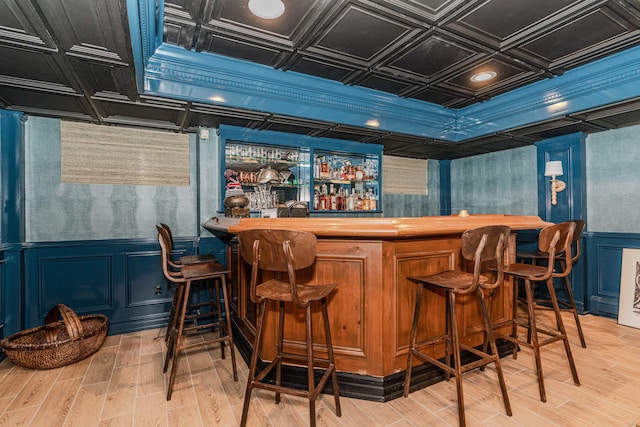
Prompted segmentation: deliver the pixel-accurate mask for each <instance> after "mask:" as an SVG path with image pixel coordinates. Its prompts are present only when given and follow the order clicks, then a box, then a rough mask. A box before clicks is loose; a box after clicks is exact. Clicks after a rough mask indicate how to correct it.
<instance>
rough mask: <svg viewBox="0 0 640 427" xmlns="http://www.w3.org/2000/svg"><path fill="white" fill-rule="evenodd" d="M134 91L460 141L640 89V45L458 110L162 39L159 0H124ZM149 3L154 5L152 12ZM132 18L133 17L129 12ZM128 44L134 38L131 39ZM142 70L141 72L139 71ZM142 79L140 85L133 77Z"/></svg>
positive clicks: (617, 99) (633, 94)
mask: <svg viewBox="0 0 640 427" xmlns="http://www.w3.org/2000/svg"><path fill="white" fill-rule="evenodd" d="M127 6H128V10H129V16H130V20H131V21H132V23H131V27H130V28H131V32H132V39H134V38H136V37H137V36H135V37H134V36H133V34H136V35H137V34H138V33H140V34H141V37H142V41H141V42H140V43H139V44H140V45H141V46H142V52H140V50H141V49H140V48H137V47H136V46H134V55H136V54H137V55H138V56H139V55H140V54H142V55H143V56H144V61H142V62H144V64H145V65H146V67H145V68H144V69H143V68H140V67H139V66H138V64H139V62H141V61H138V60H136V72H137V73H138V84H139V87H140V88H141V89H142V88H143V90H141V93H145V94H149V95H155V96H163V97H169V98H175V99H183V100H188V101H198V102H203V103H207V104H215V102H214V101H211V99H212V98H213V97H214V96H221V97H223V98H224V99H225V100H226V101H225V102H224V104H223V105H225V106H231V107H236V108H243V109H249V110H254V111H263V112H265V113H278V114H284V115H290V116H293V117H302V118H308V119H314V120H324V121H327V122H331V123H339V124H348V125H352V126H359V127H366V125H365V122H366V121H367V120H369V119H372V118H375V119H377V120H378V122H379V123H380V127H379V128H378V129H380V130H384V131H389V132H396V133H403V134H412V135H418V136H422V137H427V138H436V139H442V140H447V141H451V142H461V141H464V140H466V139H469V138H476V137H480V136H483V135H489V134H492V133H496V132H501V131H505V130H511V129H514V128H518V127H522V126H526V125H529V124H533V123H538V122H543V121H546V120H550V119H555V118H559V117H562V116H565V115H567V114H571V113H577V112H580V111H584V110H586V109H591V108H595V107H598V106H601V105H607V104H611V103H615V102H620V101H624V100H628V99H632V98H635V97H639V96H640V85H638V83H637V82H638V78H639V77H640V61H638V57H640V46H637V47H634V48H630V49H627V50H625V51H622V52H619V53H617V54H614V55H611V56H609V57H607V58H603V59H600V60H598V61H594V62H592V63H589V64H586V65H584V66H582V67H579V68H576V69H573V70H570V71H568V72H567V73H565V74H564V75H562V76H558V77H555V78H553V79H548V80H544V81H540V82H537V83H533V84H530V85H528V86H526V87H524V88H520V89H516V90H513V91H511V92H509V93H505V94H503V95H499V96H496V97H494V98H492V99H490V100H489V101H486V102H483V103H479V104H474V105H471V106H469V107H465V108H462V109H460V110H454V109H448V108H445V107H442V106H439V105H436V104H431V103H428V102H422V101H417V100H413V99H405V98H401V97H398V96H395V95H390V94H387V93H384V92H379V91H376V90H372V89H367V88H363V87H355V86H347V85H343V84H341V83H339V82H336V81H332V80H327V79H321V78H316V77H311V76H308V75H304V74H300V73H296V72H292V71H281V70H275V69H273V68H271V67H268V66H264V65H259V64H254V63H250V62H247V61H241V60H237V59H232V58H228V57H224V56H221V55H215V54H209V53H196V52H194V51H187V50H185V49H183V48H181V47H177V46H173V45H168V44H162V43H161V32H160V29H161V28H162V18H163V12H164V3H163V2H162V1H160V2H159V7H158V10H157V13H156V10H155V5H154V3H153V0H128V3H127ZM152 11H153V13H151V12H152ZM136 18H137V19H136ZM133 42H134V45H135V44H136V40H133ZM142 74H143V76H142ZM140 81H144V85H141V84H140Z"/></svg>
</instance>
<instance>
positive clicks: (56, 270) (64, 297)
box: [38, 253, 114, 316]
mask: <svg viewBox="0 0 640 427" xmlns="http://www.w3.org/2000/svg"><path fill="white" fill-rule="evenodd" d="M113 255H114V254H109V253H107V254H95V255H88V256H58V255H55V254H53V255H45V256H41V257H39V259H38V264H39V266H38V293H39V297H38V315H39V316H44V315H45V314H46V313H47V311H48V310H49V309H50V308H51V307H53V306H54V305H56V304H58V303H66V304H67V305H69V304H68V303H67V301H69V300H71V301H73V302H74V304H75V305H76V306H78V307H82V311H85V312H102V311H108V310H111V309H112V307H113V301H112V295H113V289H112V288H111V287H112V284H113V279H112V277H111V276H112V271H113ZM60 279H62V283H60V284H59V285H55V286H52V285H51V284H53V283H57V282H58V281H59V280H60Z"/></svg>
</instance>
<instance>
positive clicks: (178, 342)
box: [165, 280, 191, 400]
mask: <svg viewBox="0 0 640 427" xmlns="http://www.w3.org/2000/svg"><path fill="white" fill-rule="evenodd" d="M190 289H191V281H190V280H188V281H187V282H186V283H185V284H184V291H183V295H182V298H181V299H182V307H181V308H179V311H178V312H177V313H176V315H177V316H178V332H177V334H176V338H175V343H174V351H173V362H172V365H171V374H169V386H168V388H167V400H171V394H172V393H173V384H174V382H175V379H176V369H177V368H178V355H179V354H180V351H181V350H182V341H183V337H182V331H183V329H184V317H185V315H186V313H187V305H188V303H189V297H188V295H189V291H190ZM167 356H168V354H167ZM165 363H166V362H165Z"/></svg>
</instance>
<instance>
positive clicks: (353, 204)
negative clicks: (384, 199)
mask: <svg viewBox="0 0 640 427" xmlns="http://www.w3.org/2000/svg"><path fill="white" fill-rule="evenodd" d="M313 190H314V191H313V210H315V211H375V210H378V196H377V194H376V193H375V191H374V190H373V188H368V189H367V190H366V191H365V192H364V194H363V193H362V192H361V191H360V190H358V189H355V188H354V189H352V192H351V193H350V192H349V188H344V187H338V189H337V190H336V187H335V186H334V185H333V184H329V187H327V184H321V185H316V186H314V188H313Z"/></svg>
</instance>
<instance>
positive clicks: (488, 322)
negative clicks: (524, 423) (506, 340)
mask: <svg viewBox="0 0 640 427" xmlns="http://www.w3.org/2000/svg"><path fill="white" fill-rule="evenodd" d="M476 293H477V295H478V300H479V302H480V310H481V311H482V317H483V319H484V330H485V337H488V340H489V343H490V344H491V352H492V353H493V356H494V358H495V359H494V362H495V364H496V373H497V374H498V382H499V383H500V391H502V400H503V401H504V408H505V410H506V412H507V415H509V416H511V415H513V413H512V412H511V403H510V402H509V395H508V394H507V384H506V382H505V381H504V375H503V373H502V363H501V362H500V354H499V353H498V346H497V345H496V339H495V337H494V335H493V329H492V328H491V318H490V317H489V310H487V304H486V301H485V298H484V293H483V292H482V289H480V288H479V287H478V289H476ZM485 341H486V339H485ZM484 366H485V365H483V367H484Z"/></svg>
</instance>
